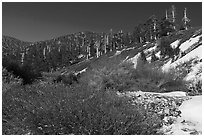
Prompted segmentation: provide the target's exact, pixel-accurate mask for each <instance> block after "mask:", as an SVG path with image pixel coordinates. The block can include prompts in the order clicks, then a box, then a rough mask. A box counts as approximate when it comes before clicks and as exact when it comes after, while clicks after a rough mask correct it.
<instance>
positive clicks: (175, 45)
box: [170, 39, 181, 49]
mask: <svg viewBox="0 0 204 137" xmlns="http://www.w3.org/2000/svg"><path fill="white" fill-rule="evenodd" d="M180 41H181V39H179V40H176V41H174V42H173V43H171V44H170V45H171V48H173V49H175V48H177V47H178V45H179V43H180Z"/></svg>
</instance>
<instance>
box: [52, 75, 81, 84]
mask: <svg viewBox="0 0 204 137" xmlns="http://www.w3.org/2000/svg"><path fill="white" fill-rule="evenodd" d="M54 82H57V83H58V82H62V83H64V84H65V85H72V84H74V83H78V82H79V81H78V77H77V76H76V75H75V74H74V73H69V74H67V75H59V76H57V78H56V79H54Z"/></svg>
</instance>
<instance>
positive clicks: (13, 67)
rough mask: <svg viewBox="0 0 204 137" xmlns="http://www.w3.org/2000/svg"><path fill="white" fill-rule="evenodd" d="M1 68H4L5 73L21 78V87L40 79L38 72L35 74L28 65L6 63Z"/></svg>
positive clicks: (12, 62)
mask: <svg viewBox="0 0 204 137" xmlns="http://www.w3.org/2000/svg"><path fill="white" fill-rule="evenodd" d="M4 62H5V61H4ZM3 67H5V68H6V69H7V71H8V72H10V73H12V74H13V75H14V76H15V77H19V78H21V79H22V81H23V85H26V84H31V83H33V82H34V81H35V80H36V79H38V78H40V77H42V75H41V74H40V73H39V72H35V71H34V69H33V68H32V67H31V66H30V65H28V64H24V65H22V66H21V65H19V64H18V63H16V62H14V61H8V62H7V63H3Z"/></svg>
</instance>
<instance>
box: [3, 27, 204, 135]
mask: <svg viewBox="0 0 204 137" xmlns="http://www.w3.org/2000/svg"><path fill="white" fill-rule="evenodd" d="M107 36H110V35H107V34H106V35H105V34H96V33H92V32H81V33H76V34H72V35H66V36H62V37H58V38H55V39H52V40H47V41H41V42H35V43H30V42H23V41H20V40H17V39H14V38H11V37H7V36H4V37H3V48H2V49H3V51H2V54H3V73H2V77H3V80H2V81H3V82H2V87H3V88H2V96H3V97H2V99H3V101H2V104H3V105H2V112H3V114H2V127H3V128H2V130H3V134H24V135H25V134H26V135H30V134H31V135H39V134H52V135H53V134H55V135H56V134H57V135H61V134H65V135H70V134H71V135H73V134H74V135H82V134H85V135H90V134H91V135H103V134H104V135H112V134H116V135H121V134H122V135H124V134H125V135H129V134H131V135H132V134H137V135H158V134H162V135H166V134H170V135H174V134H176V135H181V134H188V135H189V134H202V130H201V128H200V127H201V126H202V124H201V121H202V117H201V116H200V115H197V114H198V113H199V112H201V108H202V107H201V104H200V102H201V101H202V98H201V95H202V77H201V75H202V29H201V28H191V29H188V30H179V31H175V32H173V33H171V34H170V35H168V36H162V37H160V38H158V39H157V40H155V41H151V42H143V43H136V42H128V44H127V45H124V43H123V41H119V40H121V39H119V38H118V39H117V37H114V38H115V39H112V44H110V43H109V42H110V41H108V42H107ZM115 36H116V35H115ZM117 36H118V37H119V36H120V35H119V34H118V35H117ZM83 37H86V40H87V41H84V42H83V40H85V39H84V38H83ZM108 40H110V39H108ZM105 41H106V42H105ZM98 43H100V44H99V45H101V46H102V47H103V48H102V50H101V51H100V56H97V55H96V53H97V45H98ZM104 43H105V44H104ZM114 43H117V44H118V45H117V44H116V45H117V46H116V45H115V44H114ZM106 44H109V45H112V48H108V47H106V49H104V46H105V45H106ZM80 45H82V46H80ZM89 46H90V49H91V46H92V50H90V51H92V52H89V53H90V55H88V53H87V47H89ZM106 46H107V45H106ZM114 46H115V47H114ZM79 47H80V48H79ZM110 47H111V46H110ZM113 47H114V48H113ZM106 50H107V51H106ZM12 62H14V63H13V64H12ZM9 63H11V64H9ZM30 66H31V67H30ZM10 70H15V71H13V72H12V71H10ZM34 72H35V73H36V74H35V73H34ZM38 73H40V74H42V76H40V78H38V77H37V74H38ZM15 74H16V75H17V76H19V77H17V76H16V75H15ZM30 79H31V82H30V81H29V82H30V83H24V82H25V81H26V80H30ZM196 98H197V99H198V100H197V99H196ZM194 105H196V107H194ZM189 107H190V108H189ZM191 108H192V109H191ZM192 110H193V111H192ZM190 113H191V116H189V114H190ZM177 126H179V127H180V128H179V129H177Z"/></svg>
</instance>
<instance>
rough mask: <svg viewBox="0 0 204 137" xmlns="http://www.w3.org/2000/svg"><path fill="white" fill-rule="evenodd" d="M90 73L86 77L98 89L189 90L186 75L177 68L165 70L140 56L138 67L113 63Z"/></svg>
mask: <svg viewBox="0 0 204 137" xmlns="http://www.w3.org/2000/svg"><path fill="white" fill-rule="evenodd" d="M88 75H89V77H88V78H86V79H88V80H89V84H90V85H91V86H92V87H94V88H96V89H98V90H101V89H103V90H104V89H111V90H115V91H119V92H125V91H138V90H142V91H146V92H169V91H175V90H182V91H186V90H187V89H186V83H185V81H184V80H183V77H184V76H183V75H178V74H177V73H176V70H174V69H172V70H170V71H168V72H163V71H162V70H161V69H160V68H158V67H155V66H154V65H153V64H149V63H144V61H143V60H140V58H139V59H138V61H137V68H136V69H134V68H133V65H132V64H131V63H121V64H120V65H119V66H118V65H114V64H112V66H110V65H109V66H108V67H104V68H103V69H94V70H93V71H92V72H90V73H89V74H88Z"/></svg>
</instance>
